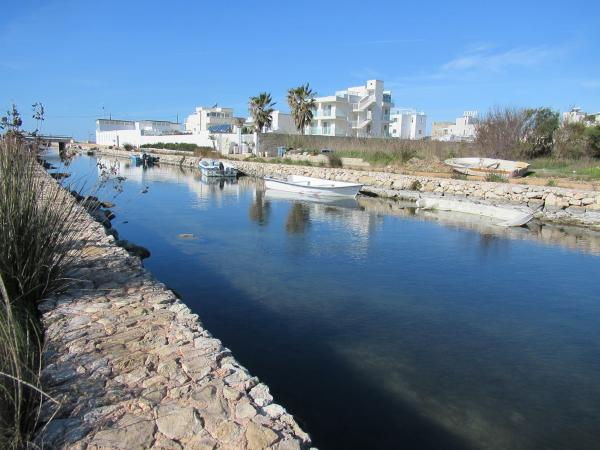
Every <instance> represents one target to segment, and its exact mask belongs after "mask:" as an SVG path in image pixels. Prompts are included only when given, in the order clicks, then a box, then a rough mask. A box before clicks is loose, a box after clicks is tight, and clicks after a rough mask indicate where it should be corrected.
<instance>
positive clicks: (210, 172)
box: [198, 158, 238, 177]
mask: <svg viewBox="0 0 600 450" xmlns="http://www.w3.org/2000/svg"><path fill="white" fill-rule="evenodd" d="M198 167H199V169H200V172H202V175H204V176H206V177H235V176H237V174H238V170H237V169H236V168H235V167H233V166H231V165H225V164H223V162H222V161H218V160H216V159H206V158H205V159H202V160H200V162H199V163H198Z"/></svg>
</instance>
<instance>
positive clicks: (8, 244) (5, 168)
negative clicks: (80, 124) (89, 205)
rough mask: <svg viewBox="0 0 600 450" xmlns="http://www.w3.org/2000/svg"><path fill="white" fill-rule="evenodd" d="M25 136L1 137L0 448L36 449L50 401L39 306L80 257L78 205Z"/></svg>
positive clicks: (56, 287) (60, 283) (55, 288)
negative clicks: (39, 159) (46, 171)
mask: <svg viewBox="0 0 600 450" xmlns="http://www.w3.org/2000/svg"><path fill="white" fill-rule="evenodd" d="M35 157H36V155H35V154H34V153H32V152H30V150H29V149H28V148H27V146H26V145H25V144H24V143H23V142H22V141H21V140H20V139H19V137H18V136H4V137H0V235H1V236H2V239H1V240H0V292H1V294H2V301H1V302H0V443H2V445H3V446H4V447H3V448H9V449H20V448H26V447H28V446H30V442H31V439H32V436H33V433H34V432H35V430H36V428H37V426H38V419H39V407H40V406H41V402H42V400H43V398H44V396H45V394H44V393H43V390H42V388H41V384H40V381H39V375H40V372H41V368H42V361H41V348H42V346H43V338H42V336H43V330H42V326H41V322H40V314H39V312H38V309H37V304H38V302H39V301H40V300H41V299H43V298H44V296H46V295H48V294H50V293H52V292H55V291H57V290H59V289H61V288H63V287H64V286H65V283H66V271H67V270H68V268H69V266H70V265H71V263H72V262H73V258H75V257H76V256H77V253H78V252H77V251H76V250H75V246H76V242H77V241H76V239H75V233H77V232H78V231H79V230H78V226H77V223H78V221H77V216H78V215H80V214H83V210H82V209H81V208H78V207H77V206H76V204H75V202H74V201H73V200H72V199H71V198H70V196H69V194H67V193H66V192H65V191H64V190H63V189H60V188H59V187H58V186H57V185H56V183H55V182H54V181H52V180H51V179H50V177H48V176H46V175H45V174H43V173H42V169H41V167H40V166H39V165H38V164H37V162H36V159H35Z"/></svg>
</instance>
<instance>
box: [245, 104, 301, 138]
mask: <svg viewBox="0 0 600 450" xmlns="http://www.w3.org/2000/svg"><path fill="white" fill-rule="evenodd" d="M244 125H245V126H247V127H253V126H254V119H253V118H252V116H250V117H248V118H247V119H246V122H245V123H244ZM261 132H262V133H282V134H299V133H298V130H297V129H296V124H295V123H294V119H293V118H292V115H291V114H290V113H284V112H281V111H279V110H275V111H273V112H272V113H271V126H269V127H265V128H264V129H263V130H261Z"/></svg>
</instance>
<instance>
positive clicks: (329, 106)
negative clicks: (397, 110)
mask: <svg viewBox="0 0 600 450" xmlns="http://www.w3.org/2000/svg"><path fill="white" fill-rule="evenodd" d="M315 100H316V109H315V111H314V112H313V122H312V124H311V126H310V127H308V128H307V130H306V134H313V135H323V136H357V137H389V136H390V128H389V127H390V109H391V108H392V107H393V106H394V105H393V103H392V94H391V92H390V91H384V90H383V81H380V80H369V81H367V84H366V85H365V86H357V87H351V88H348V89H346V90H343V91H337V92H336V93H335V95H330V96H327V97H317V98H316V99H315Z"/></svg>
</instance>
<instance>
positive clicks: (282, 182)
mask: <svg viewBox="0 0 600 450" xmlns="http://www.w3.org/2000/svg"><path fill="white" fill-rule="evenodd" d="M362 186H363V185H362V184H355V183H346V182H344V181H333V180H324V179H322V178H311V177H303V176H300V175H290V176H288V177H287V178H285V179H280V178H270V177H265V187H266V188H267V189H273V190H277V191H285V192H295V193H297V194H302V195H311V196H314V197H319V196H324V197H356V195H357V194H358V191H360V188H362Z"/></svg>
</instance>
